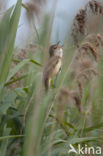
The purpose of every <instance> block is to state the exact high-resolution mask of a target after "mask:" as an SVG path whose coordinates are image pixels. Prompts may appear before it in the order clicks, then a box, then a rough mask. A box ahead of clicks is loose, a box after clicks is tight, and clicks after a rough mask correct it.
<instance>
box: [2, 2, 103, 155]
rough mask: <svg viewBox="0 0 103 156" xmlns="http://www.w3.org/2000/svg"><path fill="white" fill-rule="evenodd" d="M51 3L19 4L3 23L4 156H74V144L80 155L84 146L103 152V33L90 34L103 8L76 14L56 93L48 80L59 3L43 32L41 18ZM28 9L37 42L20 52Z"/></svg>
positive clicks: (95, 4)
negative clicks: (22, 22) (38, 22)
mask: <svg viewBox="0 0 103 156" xmlns="http://www.w3.org/2000/svg"><path fill="white" fill-rule="evenodd" d="M45 4H46V1H45V0H35V1H33V0H32V1H30V2H28V3H22V1H21V0H18V1H17V3H16V5H15V6H13V7H11V8H10V9H8V10H7V11H6V12H5V14H4V16H3V18H2V20H1V21H0V34H1V35H0V58H1V63H0V156H22V155H24V156H66V155H70V156H72V155H74V154H73V153H70V154H68V150H69V148H70V147H69V145H70V144H72V145H73V146H74V147H75V149H76V150H78V144H80V145H81V146H83V147H84V145H85V144H86V145H87V147H91V146H93V147H97V146H100V147H101V149H103V111H102V110H103V69H102V67H103V54H102V51H103V36H102V33H101V32H102V30H101V32H99V31H98V33H95V32H94V33H91V32H90V31H89V29H88V15H91V14H92V16H95V15H96V14H98V15H100V16H103V5H102V3H100V2H98V1H95V0H91V1H89V2H88V3H87V4H86V6H85V7H84V8H83V9H80V10H79V12H78V13H77V14H76V16H75V18H74V21H73V25H72V28H71V32H72V35H71V37H73V40H74V44H73V43H71V44H70V42H68V41H67V40H65V43H64V48H63V51H64V56H63V66H62V70H61V73H60V74H59V76H58V79H57V83H56V88H54V87H53V82H54V81H55V80H54V79H53V80H52V81H51V86H50V89H49V91H48V93H45V89H44V84H43V83H42V76H43V68H44V66H45V64H46V62H47V61H48V59H49V53H48V49H49V46H50V37H51V31H52V25H53V20H54V17H55V11H54V10H55V9H56V3H54V6H55V9H52V10H53V12H52V14H51V16H48V17H47V16H46V17H44V21H43V23H42V28H43V29H42V31H41V32H38V29H37V28H36V26H35V18H37V19H38V16H39V15H41V8H42V7H43V6H44V5H45ZM22 7H23V8H25V10H26V15H27V18H28V21H29V23H30V22H31V23H32V24H33V22H34V24H33V25H34V32H35V33H34V35H35V34H36V35H35V36H36V38H35V40H34V41H33V43H32V44H31V43H28V44H27V45H26V46H25V47H24V48H23V49H20V48H19V47H17V49H15V38H16V33H17V29H18V23H19V19H20V16H21V8H22ZM29 19H30V20H29ZM68 43H69V44H68ZM87 155H89V154H87ZM91 155H93V154H92V153H91ZM100 155H101V156H102V155H103V151H102V154H100Z"/></svg>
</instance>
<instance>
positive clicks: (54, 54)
mask: <svg viewBox="0 0 103 156" xmlns="http://www.w3.org/2000/svg"><path fill="white" fill-rule="evenodd" d="M62 47H63V46H60V45H59V42H58V43H57V44H54V45H51V46H50V48H49V55H50V58H49V61H48V63H47V65H46V66H45V68H44V71H43V83H44V86H45V89H46V91H48V89H49V88H50V83H51V79H52V78H53V77H56V79H57V76H58V73H59V72H60V70H61V66H62V57H63V49H62ZM56 79H55V83H56Z"/></svg>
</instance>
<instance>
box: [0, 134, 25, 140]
mask: <svg viewBox="0 0 103 156" xmlns="http://www.w3.org/2000/svg"><path fill="white" fill-rule="evenodd" d="M21 137H24V135H9V136H2V137H0V141H2V140H4V139H11V138H21Z"/></svg>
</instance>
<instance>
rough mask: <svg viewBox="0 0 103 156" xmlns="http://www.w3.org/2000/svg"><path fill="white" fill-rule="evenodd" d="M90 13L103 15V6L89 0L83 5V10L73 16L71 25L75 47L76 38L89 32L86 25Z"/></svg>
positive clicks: (77, 42) (77, 40)
mask: <svg viewBox="0 0 103 156" xmlns="http://www.w3.org/2000/svg"><path fill="white" fill-rule="evenodd" d="M89 10H90V11H91V12H90V11H89ZM90 13H92V14H93V15H97V14H98V15H103V5H102V4H101V3H99V2H97V1H95V0H91V1H89V2H88V3H87V4H86V5H85V7H84V9H81V10H79V12H78V13H77V15H76V16H75V18H74V21H73V25H72V37H73V40H74V43H75V44H76V45H77V47H78V46H79V39H78V38H79V37H80V35H82V36H85V34H87V33H88V32H89V30H88V28H87V25H88V18H89V17H90V15H91V14H90Z"/></svg>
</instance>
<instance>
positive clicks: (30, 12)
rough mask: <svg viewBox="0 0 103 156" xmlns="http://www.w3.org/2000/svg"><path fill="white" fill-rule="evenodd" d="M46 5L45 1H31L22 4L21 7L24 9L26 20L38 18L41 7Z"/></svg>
mask: <svg viewBox="0 0 103 156" xmlns="http://www.w3.org/2000/svg"><path fill="white" fill-rule="evenodd" d="M45 3H46V0H31V1H29V2H27V3H25V4H24V3H22V6H23V7H24V8H25V9H26V11H27V12H26V16H27V19H28V20H31V19H32V18H34V17H38V16H39V14H40V12H41V7H42V5H43V4H45Z"/></svg>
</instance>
